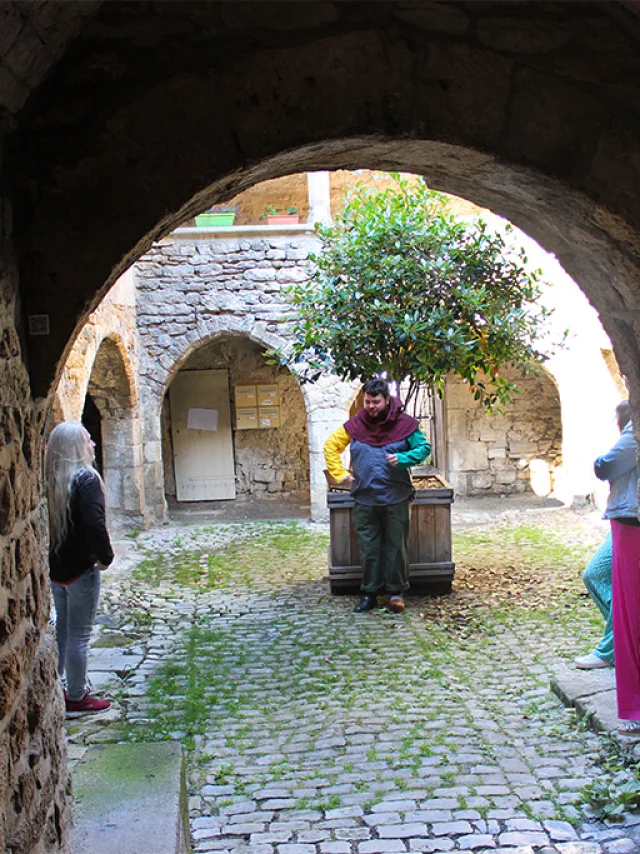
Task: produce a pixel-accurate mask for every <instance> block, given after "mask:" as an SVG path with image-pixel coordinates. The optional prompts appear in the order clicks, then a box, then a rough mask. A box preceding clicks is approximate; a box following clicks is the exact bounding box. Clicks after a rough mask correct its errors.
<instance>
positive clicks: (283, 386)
mask: <svg viewBox="0 0 640 854" xmlns="http://www.w3.org/2000/svg"><path fill="white" fill-rule="evenodd" d="M265 353H266V349H265V347H263V346H262V345H261V344H259V343H257V342H255V341H253V340H251V339H250V338H249V337H248V336H246V335H242V334H224V333H222V334H220V335H218V336H216V337H215V338H214V339H213V340H211V341H209V342H208V343H203V344H202V346H200V347H198V348H197V349H195V350H194V351H193V352H192V353H191V354H190V355H189V356H188V357H187V359H186V360H185V362H184V363H183V364H182V366H181V367H180V370H179V371H178V372H177V373H176V374H175V375H174V377H173V380H172V385H173V384H174V383H175V382H176V379H179V378H180V377H181V375H184V374H185V373H188V372H191V371H198V372H205V371H212V372H219V371H224V372H226V373H227V376H228V388H229V400H228V404H229V411H230V420H231V432H232V449H231V453H232V455H233V458H232V461H231V464H232V469H233V477H234V481H235V490H234V492H235V500H231V501H216V500H215V499H214V498H211V499H207V498H203V499H201V502H197V503H196V504H195V505H194V503H192V502H189V503H188V504H187V502H185V501H180V500H179V496H180V488H179V486H180V485H179V483H177V478H178V477H180V474H179V471H178V469H177V467H176V456H175V454H176V447H175V444H174V440H175V434H174V432H173V429H172V427H175V424H174V423H173V419H174V418H175V413H174V411H173V404H172V401H173V398H172V395H171V388H172V385H171V386H169V388H168V389H167V392H166V394H165V396H164V399H163V403H162V414H161V432H162V462H163V468H164V488H165V496H166V500H167V503H168V506H169V509H170V511H174V512H175V511H178V512H180V511H182V510H186V509H187V508H190V509H193V508H194V507H197V506H200V507H202V508H204V509H208V510H214V511H216V510H217V511H219V512H220V513H225V515H227V516H228V517H229V518H232V517H233V516H234V515H237V514H238V513H241V514H245V513H252V514H255V515H257V516H258V517H261V516H266V517H268V516H270V515H274V514H275V515H276V516H279V515H283V514H286V513H291V514H292V515H295V516H301V515H302V516H307V515H308V512H309V440H308V429H307V413H306V407H305V401H304V397H303V395H302V392H301V390H300V386H299V384H298V382H297V380H296V378H295V377H294V376H293V375H292V374H291V372H290V371H289V370H288V369H286V368H284V367H280V366H278V367H274V366H271V365H269V364H267V362H266V361H265ZM252 390H255V394H256V397H255V399H253V398H251V397H250V395H251V393H252ZM267 390H271V392H273V391H274V390H275V396H274V397H273V399H271V400H270V401H266V397H265V396H264V395H265V394H266V393H267ZM265 403H269V405H261V404H265ZM193 408H194V409H197V408H199V407H198V400H195V399H194V400H193ZM188 432H189V431H188V430H187V433H188ZM194 447H195V446H194ZM182 453H184V451H183V452H182ZM194 453H195V451H194ZM202 502H204V503H202ZM230 505H233V506H230Z"/></svg>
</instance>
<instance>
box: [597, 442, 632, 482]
mask: <svg viewBox="0 0 640 854" xmlns="http://www.w3.org/2000/svg"><path fill="white" fill-rule="evenodd" d="M636 465H637V445H636V440H635V439H634V437H633V433H632V432H631V431H630V430H629V431H627V432H624V433H622V435H621V436H620V438H619V439H618V441H617V442H616V443H615V445H614V446H613V448H611V450H610V451H609V452H608V453H607V454H603V455H602V456H601V457H598V458H597V460H596V461H595V463H594V464H593V468H594V471H595V474H596V477H597V478H598V480H615V479H616V478H617V477H622V475H623V474H628V472H630V471H633V469H634V468H635V467H636Z"/></svg>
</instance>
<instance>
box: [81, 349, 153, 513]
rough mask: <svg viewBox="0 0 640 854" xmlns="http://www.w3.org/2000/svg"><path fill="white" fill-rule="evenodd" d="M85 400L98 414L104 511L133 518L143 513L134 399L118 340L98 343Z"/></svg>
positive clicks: (131, 379) (132, 380)
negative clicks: (91, 403)
mask: <svg viewBox="0 0 640 854" xmlns="http://www.w3.org/2000/svg"><path fill="white" fill-rule="evenodd" d="M88 396H90V397H91V400H92V401H93V403H94V404H95V407H96V409H97V410H98V412H99V414H100V429H101V436H100V443H101V449H102V474H103V477H104V482H105V489H106V497H107V508H108V509H109V510H111V511H112V513H117V514H118V515H124V516H132V517H135V518H137V517H139V516H140V515H141V514H142V511H143V497H142V466H141V446H140V424H139V416H138V397H137V391H136V383H135V378H134V375H133V372H132V367H131V364H130V362H129V359H128V354H127V352H126V349H125V346H124V343H123V341H122V340H121V339H120V338H118V337H116V336H112V335H107V336H105V337H104V338H103V339H102V340H101V341H100V344H99V346H98V348H97V351H96V354H95V358H94V360H93V364H92V367H91V373H90V375H89V377H88V379H87V383H86V393H85V397H88ZM84 406H85V403H84V401H83V409H84Z"/></svg>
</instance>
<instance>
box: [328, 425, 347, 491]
mask: <svg viewBox="0 0 640 854" xmlns="http://www.w3.org/2000/svg"><path fill="white" fill-rule="evenodd" d="M350 441H351V436H349V434H348V433H347V431H346V430H345V429H344V427H338V429H337V430H334V431H333V433H332V434H331V435H330V436H329V438H328V439H327V441H326V442H325V443H324V459H325V462H326V464H327V471H328V472H329V474H330V475H331V477H332V478H333V479H334V480H337V481H338V483H340V481H342V480H344V479H345V477H349V472H348V471H347V470H346V469H345V467H344V466H343V465H342V460H341V459H340V454H341V453H342V452H343V451H344V449H345V448H346V447H348V445H349V442H350Z"/></svg>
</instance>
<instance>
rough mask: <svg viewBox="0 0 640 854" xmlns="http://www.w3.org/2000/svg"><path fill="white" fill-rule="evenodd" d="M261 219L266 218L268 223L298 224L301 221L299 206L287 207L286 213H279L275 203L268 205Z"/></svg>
mask: <svg viewBox="0 0 640 854" xmlns="http://www.w3.org/2000/svg"><path fill="white" fill-rule="evenodd" d="M260 219H266V221H267V225H297V224H298V223H299V222H300V216H299V214H298V208H296V207H290V208H287V212H286V213H278V209H277V208H275V207H274V206H273V205H267V207H266V209H265V210H264V212H263V213H262V214H261V215H260Z"/></svg>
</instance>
